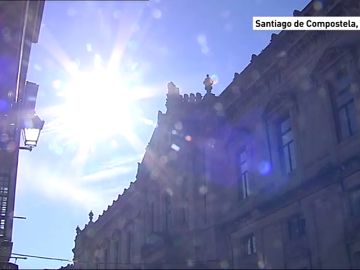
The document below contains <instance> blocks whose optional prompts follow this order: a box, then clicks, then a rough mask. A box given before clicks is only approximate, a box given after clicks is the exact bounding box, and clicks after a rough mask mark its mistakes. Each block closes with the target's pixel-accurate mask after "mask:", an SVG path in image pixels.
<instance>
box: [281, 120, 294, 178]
mask: <svg viewBox="0 0 360 270" xmlns="http://www.w3.org/2000/svg"><path fill="white" fill-rule="evenodd" d="M280 135H281V150H282V155H283V160H284V165H285V169H286V172H287V173H291V172H292V171H293V170H295V169H296V158H295V143H294V137H293V131H292V128H291V121H290V117H289V116H288V117H286V118H285V119H284V120H283V121H281V122H280Z"/></svg>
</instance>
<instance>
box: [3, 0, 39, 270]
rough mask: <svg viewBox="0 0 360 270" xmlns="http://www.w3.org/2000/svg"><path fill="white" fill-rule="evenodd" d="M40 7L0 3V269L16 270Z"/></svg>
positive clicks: (29, 1) (31, 0) (31, 1)
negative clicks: (22, 154)
mask: <svg viewBox="0 0 360 270" xmlns="http://www.w3.org/2000/svg"><path fill="white" fill-rule="evenodd" d="M44 3H45V2H44V1H43V0H26V1H0V269H17V265H16V264H14V263H10V258H11V257H12V256H11V253H12V247H13V242H12V232H13V221H14V218H15V217H14V209H15V193H16V181H17V169H18V157H19V149H24V147H22V146H21V145H22V144H21V135H20V134H21V132H22V131H23V130H24V128H25V127H24V125H23V122H24V121H23V120H24V119H25V117H29V118H26V120H29V119H30V120H32V118H30V117H33V115H34V113H35V111H34V110H35V103H36V95H37V90H38V85H36V84H35V83H32V82H29V81H27V80H26V76H27V71H28V65H29V59H30V51H31V47H32V44H33V43H37V42H38V39H39V34H40V25H41V20H42V14H43V10H44ZM29 123H30V121H29ZM27 126H29V124H28V125H27ZM26 149H28V148H26ZM28 150H29V149H28Z"/></svg>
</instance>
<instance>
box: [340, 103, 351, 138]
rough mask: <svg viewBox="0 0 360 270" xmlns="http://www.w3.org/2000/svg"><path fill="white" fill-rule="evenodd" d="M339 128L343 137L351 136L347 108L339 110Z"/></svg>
mask: <svg viewBox="0 0 360 270" xmlns="http://www.w3.org/2000/svg"><path fill="white" fill-rule="evenodd" d="M338 119H339V128H340V136H341V139H345V138H347V137H349V136H350V130H349V126H348V121H347V115H346V109H345V108H342V109H340V110H339V111H338Z"/></svg>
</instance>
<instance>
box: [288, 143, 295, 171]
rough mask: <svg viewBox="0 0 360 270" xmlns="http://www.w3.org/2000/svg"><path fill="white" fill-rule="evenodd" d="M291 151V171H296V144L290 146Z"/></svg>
mask: <svg viewBox="0 0 360 270" xmlns="http://www.w3.org/2000/svg"><path fill="white" fill-rule="evenodd" d="M289 148H290V149H289V150H290V161H291V170H295V169H296V157H295V144H294V142H292V143H290V145H289Z"/></svg>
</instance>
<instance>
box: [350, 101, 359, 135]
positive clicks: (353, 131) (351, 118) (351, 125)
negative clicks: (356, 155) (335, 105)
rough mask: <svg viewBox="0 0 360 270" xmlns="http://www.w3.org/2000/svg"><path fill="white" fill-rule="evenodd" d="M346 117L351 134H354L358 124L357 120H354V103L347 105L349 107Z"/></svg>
mask: <svg viewBox="0 0 360 270" xmlns="http://www.w3.org/2000/svg"><path fill="white" fill-rule="evenodd" d="M348 117H349V124H350V129H351V134H354V133H355V132H357V130H358V123H357V118H356V109H355V103H354V101H353V102H351V103H349V105H348Z"/></svg>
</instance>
